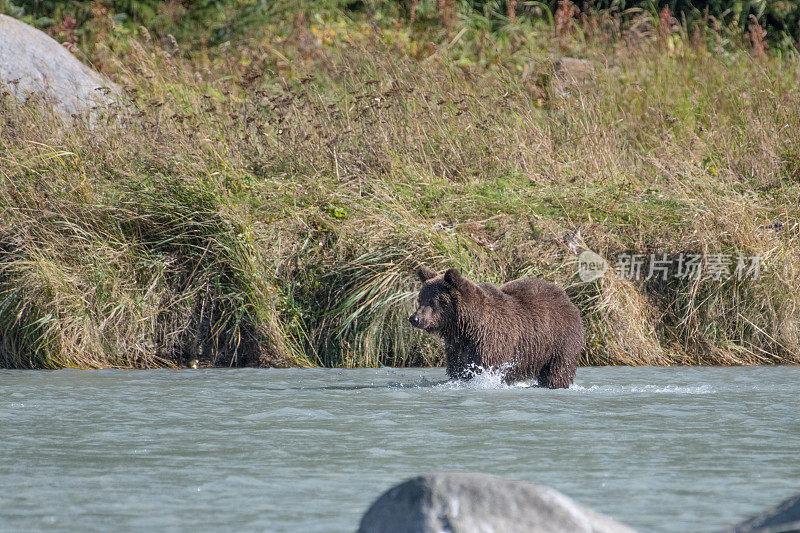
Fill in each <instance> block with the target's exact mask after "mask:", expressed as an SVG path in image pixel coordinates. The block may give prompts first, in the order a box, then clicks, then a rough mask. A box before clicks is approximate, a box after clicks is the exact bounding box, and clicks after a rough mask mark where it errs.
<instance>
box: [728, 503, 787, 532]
mask: <svg viewBox="0 0 800 533" xmlns="http://www.w3.org/2000/svg"><path fill="white" fill-rule="evenodd" d="M797 531H800V494H798V495H797V496H793V497H792V498H789V499H788V500H785V501H783V502H781V503H779V504H778V505H776V506H775V507H772V508H770V509H767V510H766V511H764V512H763V513H761V514H759V515H758V516H754V517H753V518H750V519H748V520H745V521H744V522H740V523H738V524H736V525H735V526H733V527H731V528H730V529H726V530H724V531H722V532H720V533H789V532H797Z"/></svg>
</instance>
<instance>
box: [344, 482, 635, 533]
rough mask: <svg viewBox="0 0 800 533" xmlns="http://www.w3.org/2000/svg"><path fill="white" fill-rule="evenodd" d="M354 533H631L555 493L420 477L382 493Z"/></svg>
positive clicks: (521, 484) (504, 484) (503, 484)
mask: <svg viewBox="0 0 800 533" xmlns="http://www.w3.org/2000/svg"><path fill="white" fill-rule="evenodd" d="M358 531H359V533H380V532H394V533H402V532H409V533H410V532H415V533H425V532H431V533H433V532H435V533H441V532H450V533H491V532H494V533H515V532H520V533H522V532H524V533H539V532H542V533H544V532H547V533H584V532H585V533H633V531H634V530H633V529H631V528H629V527H627V526H624V525H622V524H620V523H617V522H615V521H614V520H612V519H611V518H609V517H607V516H605V515H603V514H600V513H597V512H595V511H592V510H591V509H587V508H586V507H583V506H582V505H580V504H578V503H577V502H575V501H574V500H572V499H570V498H568V497H567V496H565V495H563V494H561V493H560V492H558V491H557V490H554V489H551V488H548V487H540V486H537V485H531V484H528V483H524V482H522V481H511V480H508V479H503V478H499V477H495V476H489V475H484V474H455V473H453V474H451V473H440V474H431V475H426V476H420V477H416V478H413V479H409V480H408V481H406V482H404V483H401V484H400V485H397V486H395V487H393V488H391V489H389V490H388V491H386V492H385V493H383V494H382V495H381V496H380V497H379V498H378V499H377V500H376V501H375V503H373V504H372V506H371V507H370V508H369V509H368V510H367V512H366V513H364V516H363V517H362V518H361V525H360V526H359V529H358Z"/></svg>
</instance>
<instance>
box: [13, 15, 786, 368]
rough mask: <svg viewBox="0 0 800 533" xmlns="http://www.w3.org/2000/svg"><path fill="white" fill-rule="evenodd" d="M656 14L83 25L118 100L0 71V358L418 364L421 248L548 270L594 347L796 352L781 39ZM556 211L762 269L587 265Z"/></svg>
mask: <svg viewBox="0 0 800 533" xmlns="http://www.w3.org/2000/svg"><path fill="white" fill-rule="evenodd" d="M99 20H100V22H98V24H100V23H101V22H102V18H100V19H99ZM675 22H676V21H672V22H670V21H669V20H659V19H658V17H653V16H649V15H647V14H646V13H645V14H644V15H641V16H637V15H635V14H634V15H630V16H627V17H622V18H619V17H617V18H614V17H610V16H607V15H599V14H598V15H595V16H593V17H590V18H586V19H584V20H583V21H582V22H580V23H579V22H578V21H577V20H576V21H574V22H572V21H571V22H570V24H569V25H568V26H566V27H556V28H554V27H553V26H551V25H548V24H545V23H538V22H535V23H534V22H528V21H524V20H519V21H517V22H515V23H512V24H508V25H505V26H503V27H502V28H500V29H497V28H492V27H490V25H489V24H488V23H487V24H484V23H483V22H482V19H481V18H480V17H477V16H476V17H473V18H466V19H461V20H459V21H455V22H452V25H440V26H425V27H418V26H414V27H409V26H408V25H407V23H405V22H403V21H402V20H401V19H370V18H369V17H363V18H359V17H346V16H344V15H342V14H341V13H337V12H328V13H326V14H324V16H318V17H308V16H302V15H297V16H295V17H293V18H291V19H290V20H286V21H285V22H280V23H279V22H274V21H273V22H271V23H269V24H268V25H266V26H263V27H259V28H257V29H253V30H251V32H250V33H249V34H247V35H245V36H243V37H241V38H240V39H237V40H234V41H231V42H230V43H229V44H224V45H222V46H219V47H209V48H195V49H192V50H183V49H181V44H180V43H176V42H175V41H174V40H169V39H166V40H162V39H157V38H155V37H153V36H151V35H150V34H149V33H148V32H147V30H144V29H138V30H136V31H135V33H134V34H132V35H127V34H125V35H123V34H120V33H119V32H118V31H116V30H115V27H114V26H113V25H107V26H105V27H104V26H102V25H100V26H98V27H97V28H96V29H95V31H94V33H93V34H92V35H93V38H92V40H91V41H89V42H85V43H82V50H83V53H84V54H85V55H87V56H88V59H89V60H90V61H91V62H92V63H93V65H94V66H95V67H96V68H97V69H98V70H100V71H101V72H103V73H105V74H106V75H108V76H109V77H110V78H112V79H113V80H114V81H115V82H116V83H118V84H119V85H120V86H121V87H122V88H123V93H124V95H125V98H124V99H123V101H122V102H121V106H120V108H119V109H117V110H112V111H111V112H110V114H109V116H108V117H107V118H105V119H101V120H95V121H94V123H93V125H92V126H93V127H91V128H89V127H87V125H86V124H85V123H84V122H81V121H80V120H79V119H76V121H77V122H78V124H76V126H75V127H61V126H60V125H59V124H58V122H57V121H56V120H55V119H53V118H52V117H50V116H48V115H47V114H46V113H43V112H42V110H41V108H40V107H39V105H38V104H37V103H36V102H35V101H30V102H28V103H27V104H25V105H22V104H18V103H17V102H15V101H12V100H11V99H10V98H9V97H3V98H2V100H1V101H0V181H2V185H1V186H0V213H2V215H1V216H0V366H10V367H47V368H52V367H61V366H79V367H105V366H123V367H127V366H131V367H147V366H159V365H166V366H169V365H180V364H185V362H186V361H188V360H190V359H194V358H198V359H200V360H201V362H204V363H206V364H216V365H342V366H360V365H377V364H389V365H418V364H439V363H441V351H440V349H439V348H438V346H437V345H436V342H434V341H432V340H430V339H427V338H425V337H424V336H422V335H420V334H418V333H417V332H415V331H412V329H411V328H410V326H409V325H408V323H407V316H408V314H409V312H410V309H411V307H412V306H413V304H414V300H415V296H416V292H415V290H416V283H415V281H414V276H413V269H414V267H415V266H416V265H417V264H419V263H425V264H428V265H430V266H434V267H437V268H446V267H449V266H456V267H459V268H461V269H462V270H463V271H464V272H466V273H468V274H469V275H470V276H471V277H472V278H473V279H481V280H489V281H493V282H497V283H500V282H503V281H506V280H509V279H513V278H516V277H518V276H522V275H536V276H541V277H544V278H547V279H549V280H552V281H555V282H557V283H559V284H561V285H562V286H564V287H567V288H568V292H569V293H570V295H571V296H572V297H573V298H574V299H575V301H576V303H578V304H579V305H580V307H581V309H582V311H583V313H584V316H585V319H586V324H587V335H588V349H587V351H586V353H585V355H584V363H586V364H657V365H667V364H670V365H671V364H742V363H784V362H795V363H796V362H800V315H799V314H798V308H800V281H799V280H800V234H799V233H798V226H797V223H798V220H799V219H800V128H798V126H799V125H800V124H799V123H798V119H799V118H800V93H798V90H797V79H799V77H800V61H798V56H797V54H795V53H789V52H787V53H783V54H778V53H764V52H763V50H762V49H761V47H760V46H759V45H758V43H756V46H755V47H753V46H751V44H752V43H750V44H747V45H745V44H746V43H745V41H743V40H742V41H741V42H738V41H736V40H735V39H733V40H732V38H731V37H730V35H729V34H727V33H725V31H724V30H721V29H718V30H712V29H708V30H706V31H703V32H697V33H692V34H690V33H689V32H687V31H684V30H683V29H682V28H681V26H680V25H679V24H677V23H675ZM737 42H738V44H737ZM562 57H572V58H581V59H585V60H586V61H585V62H564V61H560V60H559V58H562ZM577 228H581V235H582V237H583V241H584V242H585V245H586V246H587V247H589V248H591V249H592V250H594V251H595V252H598V253H600V254H601V255H603V256H604V257H606V258H608V259H609V261H610V262H611V263H612V265H613V263H614V258H616V257H617V256H618V255H619V254H621V253H641V254H647V255H649V254H651V253H655V254H657V255H659V256H660V255H661V254H662V253H668V254H670V255H671V256H676V255H678V254H681V253H686V254H701V255H703V257H704V258H705V259H704V261H706V262H707V261H708V258H709V257H711V256H714V255H715V254H726V255H728V256H731V257H737V256H738V254H743V255H745V256H748V257H750V256H755V255H760V256H761V258H762V270H761V276H760V279H758V280H753V279H751V278H746V279H741V280H739V279H737V277H736V276H733V277H732V278H730V279H726V280H722V279H720V280H718V279H713V278H711V279H700V280H691V279H683V278H677V277H674V276H670V278H669V279H668V280H667V281H663V282H657V281H655V280H650V281H644V280H640V281H637V280H628V279H625V278H624V277H622V276H619V275H616V274H614V273H613V272H609V273H608V274H607V275H606V276H605V277H604V278H602V279H600V280H597V281H593V282H589V283H583V282H581V280H580V279H579V278H578V276H577V275H576V273H577V264H576V258H575V255H574V254H573V253H572V252H571V251H570V249H569V248H568V246H566V245H565V244H564V243H563V242H562V240H563V237H564V236H565V235H566V234H567V233H569V232H573V231H575V230H576V229H577ZM734 266H735V260H734Z"/></svg>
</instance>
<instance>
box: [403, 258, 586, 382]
mask: <svg viewBox="0 0 800 533" xmlns="http://www.w3.org/2000/svg"><path fill="white" fill-rule="evenodd" d="M417 275H418V277H419V279H420V281H422V282H423V286H422V289H421V290H420V295H419V304H420V305H419V307H418V309H417V310H416V311H415V313H414V314H413V315H411V317H410V318H409V320H410V321H411V323H412V324H413V325H414V326H415V327H419V328H421V329H424V330H426V331H428V332H429V333H436V334H438V335H440V336H441V337H442V339H443V340H444V345H445V353H446V356H447V373H448V375H449V376H450V377H452V378H461V379H469V378H470V377H471V376H472V375H473V374H474V373H475V371H479V370H480V369H487V368H494V369H505V375H504V379H505V381H506V382H513V381H520V380H528V379H534V378H535V379H537V380H538V383H539V385H540V386H543V387H549V388H552V389H556V388H566V387H569V385H570V384H571V383H572V380H573V378H574V377H575V369H576V368H577V366H578V360H579V359H580V354H581V350H582V349H583V344H584V340H583V323H582V321H581V316H580V312H579V311H578V308H577V307H575V305H573V304H572V302H571V301H570V300H569V297H568V296H567V294H566V293H565V292H564V291H563V290H562V289H561V288H559V287H558V286H556V285H553V284H552V283H550V282H547V281H545V280H542V279H538V278H521V279H517V280H514V281H510V282H508V283H506V284H504V285H502V286H500V287H496V286H494V285H492V284H491V283H481V284H475V283H473V282H471V281H469V280H468V279H466V278H465V277H463V276H462V275H461V273H460V272H458V271H457V270H456V269H453V268H451V269H450V270H448V271H447V272H445V273H443V274H436V272H434V271H433V270H431V269H429V268H426V267H421V268H420V269H419V270H418V271H417Z"/></svg>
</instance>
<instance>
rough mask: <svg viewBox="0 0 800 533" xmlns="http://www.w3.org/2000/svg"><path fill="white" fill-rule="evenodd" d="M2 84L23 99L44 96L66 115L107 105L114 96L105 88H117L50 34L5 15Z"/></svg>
mask: <svg viewBox="0 0 800 533" xmlns="http://www.w3.org/2000/svg"><path fill="white" fill-rule="evenodd" d="M0 85H3V86H6V87H7V88H8V89H9V90H10V91H11V93H12V94H14V95H15V96H16V97H17V98H18V99H20V100H24V99H25V98H27V97H28V96H29V95H30V94H32V93H36V94H40V95H42V96H43V97H44V99H45V100H46V101H47V102H48V103H50V104H51V105H52V106H53V109H54V110H56V111H57V112H58V113H59V114H60V115H62V116H63V117H69V116H70V115H72V114H74V113H83V112H85V111H87V110H89V109H91V108H92V107H93V106H96V105H105V104H107V103H108V102H110V101H111V100H112V98H110V97H109V96H108V95H106V94H105V93H106V92H108V91H107V90H103V89H102V88H106V89H113V88H114V86H113V84H112V83H111V82H110V81H109V80H108V79H106V78H105V77H104V76H102V75H100V74H98V73H97V72H95V71H93V70H92V69H90V68H89V67H87V66H86V65H84V64H83V63H81V62H80V61H78V60H77V59H76V58H75V56H73V55H72V54H70V53H69V51H67V49H66V48H64V47H63V46H61V45H60V44H58V42H57V41H55V40H54V39H52V38H50V37H49V36H48V35H47V34H45V33H44V32H41V31H39V30H37V29H36V28H33V27H31V26H29V25H27V24H25V23H24V22H20V21H19V20H16V19H13V18H11V17H8V16H6V15H0ZM98 88H101V89H100V90H98Z"/></svg>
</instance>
